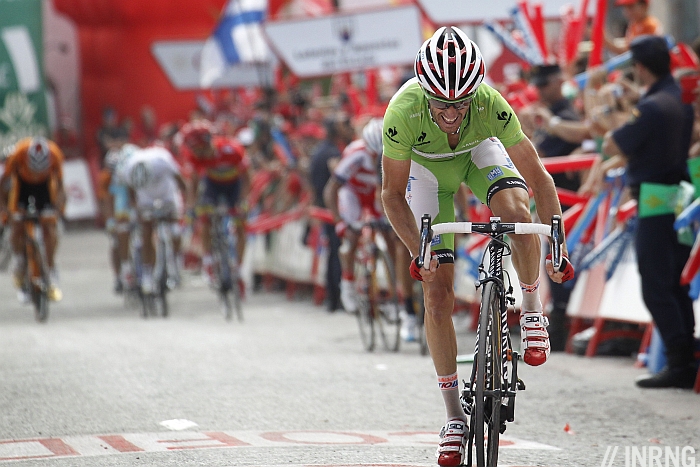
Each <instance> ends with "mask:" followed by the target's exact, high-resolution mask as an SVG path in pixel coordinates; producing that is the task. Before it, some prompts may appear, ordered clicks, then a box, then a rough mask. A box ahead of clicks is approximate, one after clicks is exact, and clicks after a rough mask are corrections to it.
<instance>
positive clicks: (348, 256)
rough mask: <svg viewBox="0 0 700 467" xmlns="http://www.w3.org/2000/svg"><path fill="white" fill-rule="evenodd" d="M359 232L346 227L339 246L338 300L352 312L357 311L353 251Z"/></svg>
mask: <svg viewBox="0 0 700 467" xmlns="http://www.w3.org/2000/svg"><path fill="white" fill-rule="evenodd" d="M359 238H360V233H359V232H355V231H354V230H352V229H350V228H347V229H345V233H344V234H343V239H342V243H341V246H340V251H339V254H340V268H341V271H342V272H341V276H340V301H341V303H342V304H343V308H345V311H347V312H349V313H354V312H356V311H357V297H356V296H355V285H354V282H355V252H356V251H357V242H358V240H359Z"/></svg>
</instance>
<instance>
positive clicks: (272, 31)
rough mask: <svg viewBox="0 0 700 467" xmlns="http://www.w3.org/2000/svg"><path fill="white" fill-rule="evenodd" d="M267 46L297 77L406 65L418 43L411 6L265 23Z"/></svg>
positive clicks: (416, 19) (416, 22)
mask: <svg viewBox="0 0 700 467" xmlns="http://www.w3.org/2000/svg"><path fill="white" fill-rule="evenodd" d="M265 34H266V35H267V38H268V40H269V41H270V45H271V46H272V48H273V49H274V50H275V52H276V53H277V55H278V56H279V58H280V59H282V60H283V61H284V62H285V63H286V64H287V66H288V67H289V68H290V69H291V70H292V72H293V73H294V74H295V75H297V76H299V77H302V78H307V77H311V76H324V75H330V74H333V73H339V72H347V71H361V70H366V69H370V68H377V67H381V66H387V65H404V64H405V65H409V64H412V63H413V61H414V60H415V58H416V52H417V51H418V49H419V48H420V45H421V43H422V38H421V29H420V11H419V10H418V8H417V7H415V6H408V7H396V8H391V9H387V10H379V11H370V12H365V13H357V14H339V15H331V16H324V17H320V18H313V19H307V20H298V21H281V22H271V23H266V24H265Z"/></svg>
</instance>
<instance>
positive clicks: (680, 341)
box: [602, 36, 696, 388]
mask: <svg viewBox="0 0 700 467" xmlns="http://www.w3.org/2000/svg"><path fill="white" fill-rule="evenodd" d="M630 50H631V52H632V63H633V67H634V73H635V77H636V79H637V81H639V83H640V84H641V85H642V86H644V87H646V88H647V91H646V93H645V94H644V95H643V96H642V98H641V99H640V100H639V102H638V103H637V106H636V107H635V108H634V110H633V111H632V117H631V118H630V120H629V121H628V122H627V123H626V124H625V125H623V126H622V127H620V128H618V129H616V130H613V131H611V132H608V133H607V134H606V135H605V140H604V143H603V152H604V153H605V154H608V155H613V157H611V158H610V159H608V160H607V161H606V162H604V163H603V166H604V169H609V168H614V167H621V166H626V168H627V169H626V170H627V184H628V185H629V188H630V192H631V194H632V196H634V197H635V198H637V199H638V200H639V201H640V205H643V204H644V197H645V193H644V192H645V184H649V183H654V184H661V185H667V186H669V187H671V186H674V185H678V183H679V182H681V181H682V180H689V176H688V170H687V159H688V150H689V147H690V137H691V132H692V127H693V110H692V108H691V106H689V105H687V104H683V103H682V101H681V91H680V87H679V86H678V84H677V83H676V81H675V80H674V79H673V76H671V73H670V55H669V51H668V46H667V44H666V41H665V39H663V38H662V37H658V36H641V37H638V38H636V39H634V40H633V41H632V42H631V43H630ZM602 173H605V170H603V171H602ZM646 186H647V187H648V185H646ZM669 187H667V188H669ZM640 192H641V199H640ZM674 221H675V214H674V212H673V211H672V210H671V209H669V212H667V213H662V214H658V215H653V216H640V218H639V219H638V221H637V230H636V232H635V234H636V237H635V247H636V252H637V262H638V266H639V273H640V275H641V278H642V296H643V298H644V303H645V304H646V306H647V308H648V309H649V312H650V313H651V316H652V318H653V319H654V324H655V325H656V327H657V329H658V330H659V333H660V334H661V338H662V339H663V342H664V345H665V347H666V358H667V365H666V367H665V368H664V369H663V370H661V371H660V372H659V373H657V374H656V375H651V376H645V377H642V378H640V379H638V380H637V386H639V387H643V388H662V387H679V388H692V387H693V383H694V380H695V374H696V369H695V362H694V358H693V344H694V340H693V334H694V327H695V318H694V314H693V302H692V300H691V298H690V297H689V295H688V287H684V286H681V285H680V276H681V271H682V270H683V267H684V265H685V263H686V261H687V260H688V256H689V255H690V247H688V246H686V245H682V244H680V243H679V242H678V236H677V233H676V230H675V229H674V226H673V223H674Z"/></svg>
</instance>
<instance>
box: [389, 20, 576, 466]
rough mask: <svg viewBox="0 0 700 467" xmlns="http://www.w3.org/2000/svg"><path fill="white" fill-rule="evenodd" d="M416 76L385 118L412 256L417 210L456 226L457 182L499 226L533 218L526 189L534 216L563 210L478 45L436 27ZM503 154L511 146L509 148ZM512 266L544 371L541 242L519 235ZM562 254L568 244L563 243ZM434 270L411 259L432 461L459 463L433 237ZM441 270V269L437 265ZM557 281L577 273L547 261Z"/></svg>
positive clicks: (397, 219)
mask: <svg viewBox="0 0 700 467" xmlns="http://www.w3.org/2000/svg"><path fill="white" fill-rule="evenodd" d="M414 72H415V78H413V79H411V80H409V81H408V82H407V83H406V84H404V85H403V86H402V87H401V89H399V90H398V91H397V92H396V94H395V95H394V96H393V98H392V99H391V101H390V102H389V106H388V108H387V111H386V114H385V116H384V135H383V143H384V156H383V158H382V167H383V171H384V176H383V184H382V201H383V203H384V209H385V211H386V214H387V216H388V218H389V221H390V222H391V224H392V226H393V227H394V229H395V230H396V233H397V234H398V235H399V237H400V238H401V239H402V240H403V242H404V243H405V244H406V246H407V247H408V249H409V251H410V252H411V256H412V257H413V258H417V256H418V248H419V232H418V226H419V225H420V219H421V216H422V215H423V214H430V215H431V216H432V218H433V220H434V222H436V223H439V222H453V221H454V220H455V215H454V195H455V193H456V192H457V190H458V189H459V186H460V184H461V183H462V182H465V183H466V184H467V185H468V186H469V188H470V189H471V190H472V192H473V193H474V194H475V195H476V196H477V197H478V198H479V199H480V200H481V201H482V202H483V203H485V204H486V205H487V206H489V208H490V209H491V211H492V212H493V214H494V215H495V216H498V217H500V218H501V219H502V220H503V221H505V222H531V221H532V218H531V215H530V208H529V195H528V187H529V188H530V189H532V192H533V195H534V198H535V202H536V205H537V211H538V214H539V217H540V219H543V220H546V219H551V218H552V215H554V214H561V207H560V205H559V200H558V197H557V194H556V190H555V187H554V182H553V181H552V177H551V176H550V175H549V174H548V173H547V171H546V170H545V169H544V167H543V165H542V164H541V162H540V160H539V157H538V155H537V152H536V150H535V148H534V146H533V145H532V143H531V142H530V140H529V139H528V138H527V137H526V136H525V135H524V134H523V132H522V131H521V129H520V123H519V122H518V119H517V117H516V116H515V113H514V112H513V109H512V108H511V107H510V105H508V103H507V102H506V101H505V99H504V98H503V97H502V96H501V95H500V94H499V93H498V92H497V91H496V90H494V89H493V88H491V87H490V86H488V85H487V84H482V81H483V79H484V63H483V59H482V56H481V52H480V51H479V48H478V47H477V45H476V44H475V43H474V42H472V41H471V40H470V39H469V38H468V37H467V35H466V34H465V33H464V32H463V31H461V30H460V29H458V28H456V27H442V28H440V29H438V30H437V31H436V32H435V34H434V35H433V36H432V37H431V38H430V39H428V40H426V41H425V42H424V43H423V45H422V46H421V48H420V50H419V51H418V54H417V56H416V61H415V65H414ZM506 148H507V149H506ZM511 242H512V245H513V265H514V266H515V270H516V271H517V273H518V278H519V280H520V287H521V289H522V292H523V299H522V309H521V314H520V326H521V338H522V348H523V349H524V360H525V362H526V363H527V364H529V365H533V366H536V365H541V364H543V363H544V362H545V361H546V360H547V357H548V356H549V337H548V334H547V329H546V325H547V323H546V319H545V318H544V316H543V313H542V303H541V301H540V296H539V291H538V286H539V269H540V240H539V238H538V237H537V236H535V235H519V236H518V235H515V236H513V238H511ZM563 253H564V254H566V248H565V247H564V251H563ZM432 255H433V256H432V258H433V259H432V260H431V262H430V268H429V269H428V270H426V269H419V268H418V267H417V263H416V261H415V260H414V261H412V262H411V266H410V267H411V275H412V276H413V277H414V278H415V279H417V280H421V281H423V290H424V295H425V305H426V316H425V329H426V335H427V340H428V346H429V348H430V355H431V357H432V359H433V364H434V366H435V370H436V372H437V376H438V382H439V387H440V389H441V391H440V392H441V394H442V396H443V398H444V402H445V408H446V412H447V423H446V424H445V426H444V427H443V429H442V432H441V440H440V445H439V447H438V450H437V456H438V464H439V465H441V466H457V465H460V464H461V463H462V461H463V459H464V449H465V442H466V434H465V433H466V432H467V430H466V415H465V413H464V411H463V409H462V406H461V403H460V400H459V380H458V376H457V363H456V356H457V341H456V337H455V330H454V326H453V324H452V319H451V315H452V312H453V310H454V299H455V298H454V288H453V285H454V235H453V234H450V235H441V236H437V237H436V238H435V239H434V240H433V243H432ZM438 266H440V267H439V268H438ZM547 273H548V274H549V276H550V277H551V278H552V279H553V280H554V281H555V282H562V281H566V280H569V279H571V278H572V277H573V275H574V271H573V268H572V267H571V263H569V262H568V261H565V262H564V263H563V264H562V266H561V267H560V271H554V270H553V268H552V266H551V262H548V263H547Z"/></svg>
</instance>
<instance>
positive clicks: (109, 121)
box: [97, 107, 128, 165]
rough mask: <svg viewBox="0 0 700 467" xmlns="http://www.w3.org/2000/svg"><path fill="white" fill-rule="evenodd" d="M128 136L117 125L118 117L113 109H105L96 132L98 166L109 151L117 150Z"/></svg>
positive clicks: (102, 162) (102, 163)
mask: <svg viewBox="0 0 700 467" xmlns="http://www.w3.org/2000/svg"><path fill="white" fill-rule="evenodd" d="M127 139H128V134H127V133H126V131H125V130H124V128H123V127H122V126H120V125H119V116H118V114H117V111H116V110H115V109H114V108H113V107H105V109H104V110H103V111H102V125H101V126H100V128H99V129H98V130H97V144H98V146H99V148H100V165H104V158H105V156H106V155H107V151H109V150H110V149H118V148H120V147H122V145H123V144H124V143H126V142H127Z"/></svg>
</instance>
